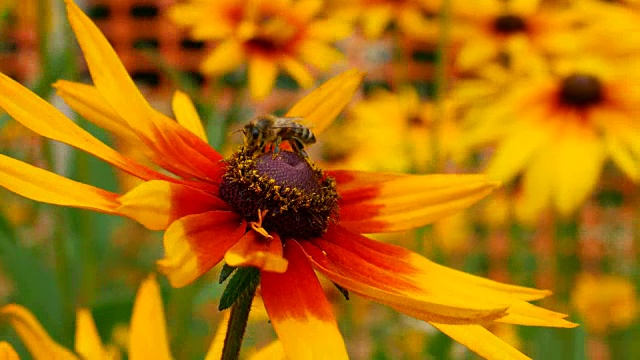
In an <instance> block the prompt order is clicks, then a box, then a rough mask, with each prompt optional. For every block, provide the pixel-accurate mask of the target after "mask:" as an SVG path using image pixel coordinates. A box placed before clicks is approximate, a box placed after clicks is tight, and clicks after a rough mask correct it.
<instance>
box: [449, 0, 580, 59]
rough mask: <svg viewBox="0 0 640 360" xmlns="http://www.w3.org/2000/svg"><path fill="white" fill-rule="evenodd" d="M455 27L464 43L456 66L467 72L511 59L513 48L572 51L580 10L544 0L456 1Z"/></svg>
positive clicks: (513, 52)
mask: <svg viewBox="0 0 640 360" xmlns="http://www.w3.org/2000/svg"><path fill="white" fill-rule="evenodd" d="M453 3H454V6H453V9H452V11H453V21H452V22H453V24H452V25H453V27H455V28H458V29H459V30H458V31H460V33H461V34H460V35H461V36H460V39H461V40H462V43H461V45H460V49H459V51H458V54H457V56H456V60H455V61H456V65H457V66H458V67H459V68H460V69H461V70H463V71H466V70H472V69H477V68H478V67H480V66H481V65H484V64H486V63H488V62H490V61H494V60H500V59H509V58H510V57H511V56H512V55H515V54H516V52H517V51H516V50H514V49H513V47H514V46H515V47H518V48H520V47H521V45H517V44H518V43H524V44H525V46H526V47H527V48H530V49H531V50H532V51H534V52H537V53H545V54H546V53H557V52H568V51H572V50H573V47H574V46H575V44H576V41H575V38H576V34H575V32H574V31H573V29H574V27H575V26H576V24H577V21H578V19H579V15H580V14H579V13H577V12H574V11H570V10H566V9H564V8H561V7H559V6H554V5H553V2H544V1H542V0H511V1H503V0H478V1H475V2H474V3H473V6H471V5H470V4H468V3H467V2H465V1H454V2H453Z"/></svg>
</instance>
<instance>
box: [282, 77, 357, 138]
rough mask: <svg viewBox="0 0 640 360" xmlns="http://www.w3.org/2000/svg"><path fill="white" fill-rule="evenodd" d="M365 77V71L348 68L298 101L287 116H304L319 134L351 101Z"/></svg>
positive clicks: (315, 132)
mask: <svg viewBox="0 0 640 360" xmlns="http://www.w3.org/2000/svg"><path fill="white" fill-rule="evenodd" d="M363 78H364V72H362V71H359V70H355V69H352V70H347V71H345V72H343V73H342V74H340V75H337V76H335V77H333V78H332V79H330V80H328V81H327V82H325V83H324V84H322V86H320V87H318V88H317V89H315V90H313V91H312V92H310V93H309V94H308V95H307V96H305V97H304V98H302V100H300V101H298V102H297V103H296V104H295V105H294V106H293V107H292V108H291V110H289V112H287V115H286V116H290V117H301V118H304V121H303V123H304V124H305V125H307V126H309V127H310V128H312V129H313V133H314V134H315V135H316V136H318V135H319V134H320V133H322V132H323V131H324V130H325V129H326V128H327V127H329V125H331V123H332V122H333V121H334V120H335V119H336V117H337V116H338V114H339V113H340V112H341V111H342V110H343V109H344V108H345V106H347V104H348V103H349V102H350V101H351V98H352V97H353V94H354V93H355V92H356V90H357V89H358V87H359V86H360V83H362V79H363Z"/></svg>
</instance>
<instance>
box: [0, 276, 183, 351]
mask: <svg viewBox="0 0 640 360" xmlns="http://www.w3.org/2000/svg"><path fill="white" fill-rule="evenodd" d="M3 318H4V319H6V320H7V321H9V323H10V324H11V325H12V326H13V327H14V329H15V330H16V332H17V333H18V335H19V336H20V338H21V339H22V341H23V342H24V344H25V346H26V347H27V349H28V350H29V352H30V353H31V355H32V356H33V358H34V359H51V358H52V357H53V358H55V359H61V360H62V359H118V358H119V354H118V351H117V349H116V348H115V347H111V346H105V345H103V344H102V341H101V340H100V336H99V335H98V331H97V329H96V325H95V323H94V321H93V317H92V316H91V311H89V310H88V309H85V308H81V309H78V311H77V314H76V334H75V354H74V351H71V350H69V349H66V348H65V347H63V346H62V345H60V344H58V343H56V342H55V341H54V340H53V339H52V338H51V337H50V336H49V334H47V332H46V330H44V328H43V327H42V325H40V323H39V322H38V320H37V319H36V318H35V316H33V314H31V312H29V310H27V309H26V308H24V307H22V306H21V305H17V304H9V305H5V306H3V307H2V308H0V319H3ZM76 354H77V355H76ZM78 355H79V356H78ZM129 358H133V359H136V358H137V359H170V358H171V353H170V351H169V340H168V337H167V325H166V322H165V318H164V310H163V305H162V297H161V296H160V287H159V286H158V283H157V281H156V280H155V277H154V276H149V277H148V278H147V279H146V280H145V281H143V282H142V284H141V285H140V288H139V289H138V293H137V295H136V299H135V302H134V305H133V313H132V315H131V330H130V332H129Z"/></svg>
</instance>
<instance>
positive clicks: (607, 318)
mask: <svg viewBox="0 0 640 360" xmlns="http://www.w3.org/2000/svg"><path fill="white" fill-rule="evenodd" d="M571 303H572V304H573V306H574V308H575V309H576V310H577V311H578V313H579V314H580V316H581V318H582V319H583V320H584V322H585V325H586V327H587V330H588V331H590V332H593V333H596V334H606V333H608V332H611V331H615V330H620V329H625V328H627V327H629V326H630V325H631V324H633V322H634V321H635V320H636V319H637V316H638V299H637V297H636V289H635V287H634V286H633V283H632V282H631V281H630V280H629V279H627V278H624V277H621V276H617V275H604V274H589V273H584V274H581V275H580V276H579V277H578V278H577V281H576V284H575V287H574V288H573V291H572V292H571Z"/></svg>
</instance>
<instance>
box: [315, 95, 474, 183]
mask: <svg viewBox="0 0 640 360" xmlns="http://www.w3.org/2000/svg"><path fill="white" fill-rule="evenodd" d="M438 106H439V105H437V104H434V103H432V102H426V101H422V100H421V99H420V97H419V96H418V93H417V92H416V90H415V89H414V88H411V87H405V88H403V89H401V90H399V91H398V92H395V93H394V92H390V91H386V90H379V91H377V92H374V93H373V94H372V95H371V97H370V98H368V99H367V100H363V101H361V102H359V103H357V104H356V105H354V106H353V108H352V110H351V111H350V114H349V115H350V117H349V119H347V120H346V121H345V122H344V123H342V124H340V125H338V126H336V129H333V130H332V131H334V132H339V133H340V134H339V136H330V135H329V136H327V139H328V140H327V141H328V144H327V145H328V146H327V149H329V150H328V151H332V152H336V151H337V150H336V149H340V150H338V151H340V152H341V153H342V154H339V155H341V156H335V157H337V159H336V160H334V161H333V162H332V166H339V167H341V168H342V167H348V168H353V169H357V170H368V171H398V172H415V173H425V172H427V171H428V170H433V161H434V159H433V154H434V151H433V150H434V148H435V147H437V149H438V155H439V156H440V157H441V158H443V159H446V160H453V161H454V162H459V161H461V160H462V159H463V158H464V156H465V155H466V152H465V151H464V149H463V148H462V147H461V143H460V142H459V141H458V139H459V138H460V131H461V129H460V127H459V125H458V124H457V123H456V122H455V121H454V117H455V112H456V109H457V108H456V106H455V104H454V103H453V102H452V101H449V100H446V101H445V102H444V103H443V104H442V109H440V108H438ZM440 111H441V112H442V113H441V114H440V113H439V112H440ZM437 117H441V119H438V120H436V118H437ZM330 131H331V130H330ZM434 131H437V134H436V135H434ZM345 139H347V140H345ZM434 139H435V141H436V142H437V144H434ZM329 157H330V158H331V157H332V156H331V154H330V156H329Z"/></svg>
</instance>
